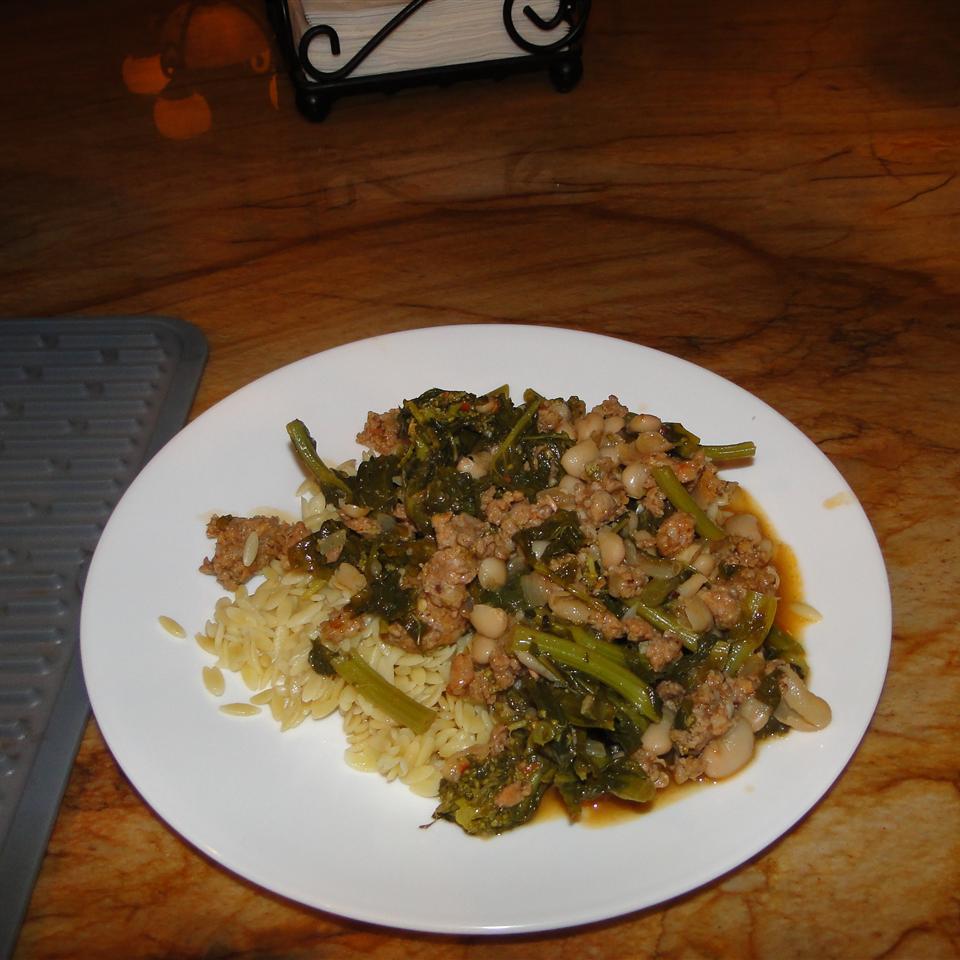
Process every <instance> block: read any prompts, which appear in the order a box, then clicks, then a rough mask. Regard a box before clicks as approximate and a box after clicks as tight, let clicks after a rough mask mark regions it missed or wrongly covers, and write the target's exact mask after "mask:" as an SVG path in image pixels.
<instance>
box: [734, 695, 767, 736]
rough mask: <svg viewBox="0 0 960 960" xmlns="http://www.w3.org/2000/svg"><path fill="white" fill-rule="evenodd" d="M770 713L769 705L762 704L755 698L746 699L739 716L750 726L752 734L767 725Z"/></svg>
mask: <svg viewBox="0 0 960 960" xmlns="http://www.w3.org/2000/svg"><path fill="white" fill-rule="evenodd" d="M772 712H773V711H772V710H771V709H770V704H769V703H764V702H763V701H762V700H758V699H757V698H756V697H747V699H746V700H744V701H743V704H742V705H741V707H740V716H741V717H743V719H744V720H746V721H747V723H749V724H750V729H751V730H752V731H753V732H754V733H756V732H757V731H758V730H762V729H763V728H764V727H765V726H766V725H767V721H768V720H769V719H770V714H771V713H772Z"/></svg>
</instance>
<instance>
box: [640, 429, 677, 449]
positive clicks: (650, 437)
mask: <svg viewBox="0 0 960 960" xmlns="http://www.w3.org/2000/svg"><path fill="white" fill-rule="evenodd" d="M634 445H635V446H636V448H637V449H638V450H639V451H640V452H641V453H663V452H664V451H665V450H669V449H670V441H669V440H667V439H666V438H665V437H663V436H661V435H660V434H659V433H657V432H656V430H651V431H650V432H649V433H641V434H640V435H639V436H638V437H637V439H636V440H634Z"/></svg>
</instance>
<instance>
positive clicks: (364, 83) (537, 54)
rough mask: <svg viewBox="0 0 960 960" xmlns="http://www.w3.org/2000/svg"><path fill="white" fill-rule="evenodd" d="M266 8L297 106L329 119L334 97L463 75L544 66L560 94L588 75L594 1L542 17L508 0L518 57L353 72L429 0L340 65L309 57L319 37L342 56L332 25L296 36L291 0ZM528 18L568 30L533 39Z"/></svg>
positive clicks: (564, 2)
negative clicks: (523, 28) (586, 40)
mask: <svg viewBox="0 0 960 960" xmlns="http://www.w3.org/2000/svg"><path fill="white" fill-rule="evenodd" d="M266 2H267V11H268V14H269V16H270V20H271V23H272V25H273V29H274V31H275V32H276V34H277V39H278V41H279V43H280V48H281V51H282V53H283V56H284V59H285V60H286V62H287V65H288V67H289V70H290V75H291V78H292V80H293V85H294V88H295V90H296V99H297V106H298V108H299V109H300V111H301V113H303V115H304V116H305V117H307V118H308V119H310V120H315V121H320V120H323V119H325V118H326V116H327V114H328V113H329V112H330V107H331V106H332V105H333V102H334V101H335V100H337V99H339V98H340V97H344V96H348V95H351V94H358V93H393V92H395V91H397V90H401V89H404V88H406V87H413V86H421V85H425V84H427V85H429V84H433V85H441V86H444V85H447V84H450V83H454V82H456V81H458V80H470V79H482V78H493V79H501V78H503V77H506V76H508V75H511V74H515V73H529V72H532V71H537V70H545V71H547V73H548V74H549V76H550V80H551V82H552V83H553V86H554V88H555V89H556V90H557V91H559V92H560V93H567V92H568V91H570V90H572V89H573V88H574V87H575V86H576V85H577V84H578V83H579V82H580V78H581V76H582V75H583V60H582V39H583V33H584V30H585V29H586V26H587V18H588V16H589V14H590V6H591V3H592V0H559V2H558V4H557V12H556V14H555V15H554V17H552V18H551V19H549V20H547V19H544V18H543V17H541V16H540V15H539V14H538V13H537V12H536V11H535V10H534V9H533V8H532V7H530V6H525V7H523V8H522V10H519V11H518V10H517V9H516V7H517V0H504V3H503V26H504V30H506V32H507V35H508V36H509V37H510V39H511V40H512V41H513V43H514V44H515V45H516V47H517V50H518V54H517V56H516V57H507V58H502V59H494V60H479V61H473V62H467V63H455V64H446V65H443V66H434V67H422V68H419V69H415V70H402V71H397V72H395V73H381V74H374V75H367V76H354V75H353V74H354V71H355V70H356V68H357V67H358V66H359V65H360V64H361V63H362V62H363V61H364V60H365V59H366V58H367V57H368V56H369V55H370V53H372V52H373V51H374V50H375V49H376V48H377V47H378V46H380V44H381V43H383V41H384V40H385V39H386V38H387V37H388V36H389V35H390V34H391V33H393V31H394V30H396V29H397V27H399V26H400V25H401V24H402V23H404V22H405V21H407V20H408V19H410V18H411V17H413V16H414V15H415V14H416V13H417V12H418V11H419V10H421V9H422V8H423V7H424V6H425V5H426V4H427V3H429V2H430V0H411V2H409V3H407V4H406V6H405V7H403V9H402V10H400V11H399V12H398V13H397V14H396V15H395V16H394V17H393V18H392V19H391V20H389V21H388V22H387V23H386V24H384V26H383V27H382V28H381V29H380V30H378V31H377V32H376V33H375V34H374V35H373V36H372V37H371V38H370V39H369V40H368V41H367V42H366V43H365V44H364V45H363V46H362V47H361V48H360V50H358V51H357V53H355V54H354V55H353V56H352V57H351V58H350V59H349V60H348V61H347V62H346V63H344V64H343V65H342V66H340V67H338V68H337V69H335V70H327V71H324V70H320V69H318V68H317V67H316V66H315V65H314V64H313V63H311V61H310V58H309V48H310V43H311V42H312V41H313V40H314V39H315V38H316V37H318V36H323V37H326V38H327V39H328V40H329V41H330V50H331V53H332V54H333V56H335V57H336V56H339V55H340V37H339V34H338V33H337V31H336V30H335V29H334V28H333V27H332V26H329V25H326V24H318V25H315V26H311V27H309V28H308V29H307V30H306V31H305V32H304V33H303V35H302V36H301V37H300V40H299V42H297V41H296V40H295V38H294V27H293V23H292V21H291V17H290V8H289V0H266ZM519 16H522V17H523V18H525V20H526V21H527V22H528V23H530V24H532V25H533V26H534V27H536V29H537V30H539V31H542V32H543V33H544V34H548V33H553V32H554V31H555V30H556V29H557V27H559V26H560V25H561V24H562V23H566V24H568V26H569V29H568V30H567V31H566V33H565V34H564V36H563V37H561V38H560V39H559V40H553V39H551V40H547V42H545V43H543V44H537V43H535V42H533V41H532V40H531V39H529V37H527V36H524V35H523V34H521V33H520V31H519V30H518V29H517V20H516V18H517V17H519Z"/></svg>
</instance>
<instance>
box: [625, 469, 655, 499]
mask: <svg viewBox="0 0 960 960" xmlns="http://www.w3.org/2000/svg"><path fill="white" fill-rule="evenodd" d="M649 480H650V471H649V470H648V469H647V468H646V467H645V466H644V465H643V464H642V463H631V464H630V466H628V467H624V470H623V473H622V474H620V482H621V483H622V484H623V486H624V489H625V490H626V491H627V495H628V496H631V497H633V498H634V499H636V498H638V497H642V496H643V494H644V491H645V490H646V489H647V483H648V482H649Z"/></svg>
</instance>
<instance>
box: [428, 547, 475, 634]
mask: <svg viewBox="0 0 960 960" xmlns="http://www.w3.org/2000/svg"><path fill="white" fill-rule="evenodd" d="M476 575H477V559H476V557H474V556H473V554H471V553H470V552H469V551H467V550H465V549H464V548H463V547H445V548H444V549H443V550H438V551H437V552H436V553H435V554H434V555H433V556H432V557H431V558H430V559H429V560H428V561H427V562H426V563H425V564H424V565H423V569H422V570H421V572H420V590H421V595H420V599H419V601H418V603H417V616H418V617H419V619H420V620H421V621H423V623H424V624H426V626H427V631H426V633H425V634H424V635H423V637H421V639H420V648H421V649H422V650H433V649H435V648H436V647H445V646H449V645H450V644H451V643H455V642H456V641H457V640H458V639H459V638H460V637H461V636H462V635H463V631H464V628H465V626H466V622H467V618H466V616H465V615H464V606H465V601H466V599H467V596H468V594H467V587H466V585H467V584H468V583H470V581H471V580H473V578H474V577H475V576H476Z"/></svg>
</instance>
